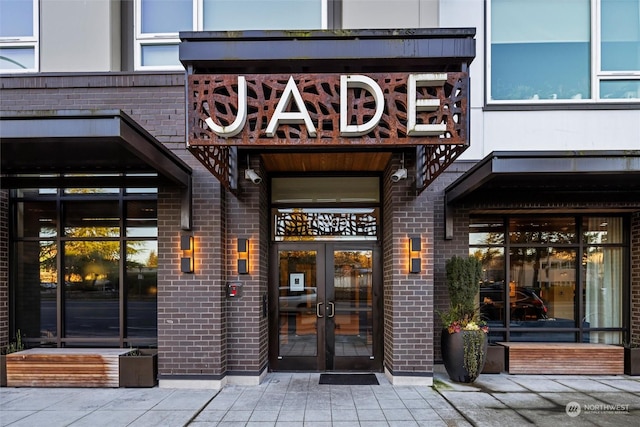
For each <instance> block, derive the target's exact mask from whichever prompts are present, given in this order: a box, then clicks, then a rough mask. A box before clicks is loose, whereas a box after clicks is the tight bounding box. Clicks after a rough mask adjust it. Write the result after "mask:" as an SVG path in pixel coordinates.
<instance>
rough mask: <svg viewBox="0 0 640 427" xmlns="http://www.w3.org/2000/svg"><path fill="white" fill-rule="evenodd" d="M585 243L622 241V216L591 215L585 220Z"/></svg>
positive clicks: (596, 243)
mask: <svg viewBox="0 0 640 427" xmlns="http://www.w3.org/2000/svg"><path fill="white" fill-rule="evenodd" d="M582 227H583V233H584V243H585V244H587V245H598V244H603V243H605V244H606V243H622V242H623V239H624V236H623V232H622V218H619V217H589V218H585V219H584V220H583V225H582Z"/></svg>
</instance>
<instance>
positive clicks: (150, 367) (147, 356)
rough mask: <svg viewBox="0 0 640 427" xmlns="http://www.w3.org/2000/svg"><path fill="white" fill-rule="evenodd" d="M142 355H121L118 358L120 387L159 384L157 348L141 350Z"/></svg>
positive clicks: (153, 385)
mask: <svg viewBox="0 0 640 427" xmlns="http://www.w3.org/2000/svg"><path fill="white" fill-rule="evenodd" d="M140 353H141V354H140V355H136V356H130V355H124V356H120V358H119V360H118V369H119V385H120V387H155V386H156V384H158V352H157V350H146V349H144V350H140Z"/></svg>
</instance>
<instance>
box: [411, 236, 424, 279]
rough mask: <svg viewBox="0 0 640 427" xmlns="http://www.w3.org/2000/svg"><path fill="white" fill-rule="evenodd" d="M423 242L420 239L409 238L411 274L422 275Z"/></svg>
mask: <svg viewBox="0 0 640 427" xmlns="http://www.w3.org/2000/svg"><path fill="white" fill-rule="evenodd" d="M421 250H422V241H421V239H420V237H409V273H420V270H421V266H420V264H421V261H422V260H421V259H420V251H421Z"/></svg>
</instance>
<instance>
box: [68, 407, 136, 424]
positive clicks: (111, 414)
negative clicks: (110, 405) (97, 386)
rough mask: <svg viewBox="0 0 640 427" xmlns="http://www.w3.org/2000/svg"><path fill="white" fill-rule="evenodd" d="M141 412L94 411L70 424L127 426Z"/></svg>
mask: <svg viewBox="0 0 640 427" xmlns="http://www.w3.org/2000/svg"><path fill="white" fill-rule="evenodd" d="M143 414H144V413H143V412H140V411H94V412H90V413H89V414H87V415H86V416H84V417H82V418H80V419H79V420H77V421H75V422H74V423H73V424H71V425H72V426H73V427H113V426H128V425H129V424H131V423H132V422H134V421H135V420H137V419H138V418H140V417H141V416H142V415H143Z"/></svg>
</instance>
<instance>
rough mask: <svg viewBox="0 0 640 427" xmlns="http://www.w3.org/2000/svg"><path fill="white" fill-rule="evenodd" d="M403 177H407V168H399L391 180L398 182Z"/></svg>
mask: <svg viewBox="0 0 640 427" xmlns="http://www.w3.org/2000/svg"><path fill="white" fill-rule="evenodd" d="M401 179H407V170H406V169H405V168H402V169H398V170H397V171H395V172H394V173H393V175H391V181H393V182H398V181H400V180H401Z"/></svg>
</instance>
